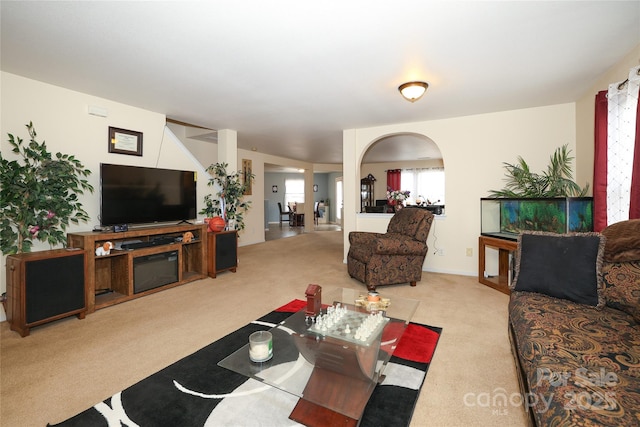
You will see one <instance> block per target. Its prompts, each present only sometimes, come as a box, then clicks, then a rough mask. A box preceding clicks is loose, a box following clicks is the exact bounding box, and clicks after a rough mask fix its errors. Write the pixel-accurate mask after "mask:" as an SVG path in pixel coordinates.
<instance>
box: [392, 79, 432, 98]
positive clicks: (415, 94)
mask: <svg viewBox="0 0 640 427" xmlns="http://www.w3.org/2000/svg"><path fill="white" fill-rule="evenodd" d="M428 87H429V83H426V82H407V83H403V84H401V85H400V86H399V87H398V90H399V91H400V94H401V95H402V96H403V97H404V99H406V100H407V101H409V102H416V101H417V100H418V99H420V98H422V95H424V93H425V92H426V91H427V88H428Z"/></svg>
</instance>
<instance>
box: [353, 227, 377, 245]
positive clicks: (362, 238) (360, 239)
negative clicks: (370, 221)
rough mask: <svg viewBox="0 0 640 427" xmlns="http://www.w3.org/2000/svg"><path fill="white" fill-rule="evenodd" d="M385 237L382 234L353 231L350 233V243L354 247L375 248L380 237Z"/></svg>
mask: <svg viewBox="0 0 640 427" xmlns="http://www.w3.org/2000/svg"><path fill="white" fill-rule="evenodd" d="M380 236H384V234H382V233H370V232H367V231H352V232H350V233H349V243H351V244H352V245H364V246H373V245H375V243H374V242H375V241H376V239H377V238H378V237H380Z"/></svg>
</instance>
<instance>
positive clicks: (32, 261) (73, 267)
mask: <svg viewBox="0 0 640 427" xmlns="http://www.w3.org/2000/svg"><path fill="white" fill-rule="evenodd" d="M85 257H86V253H85V252H84V251H81V250H76V251H68V250H65V249H56V250H51V251H42V252H31V253H22V254H15V255H9V256H7V306H6V307H7V321H9V323H10V325H11V329H12V330H14V331H17V332H19V333H20V335H22V336H26V335H29V329H30V328H31V327H32V326H36V325H40V324H42V323H45V322H49V321H53V320H56V319H60V318H62V317H65V316H69V315H72V314H75V315H77V316H78V317H79V318H81V319H82V318H84V316H85V314H86V304H85V261H86V258H85Z"/></svg>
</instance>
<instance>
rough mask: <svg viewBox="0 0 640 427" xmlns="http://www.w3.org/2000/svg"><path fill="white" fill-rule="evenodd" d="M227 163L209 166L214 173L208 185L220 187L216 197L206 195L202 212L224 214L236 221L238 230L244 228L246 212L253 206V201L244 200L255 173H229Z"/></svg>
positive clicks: (227, 218) (210, 171)
mask: <svg viewBox="0 0 640 427" xmlns="http://www.w3.org/2000/svg"><path fill="white" fill-rule="evenodd" d="M228 166H229V165H228V164H227V163H214V164H212V165H211V166H209V167H208V168H207V172H209V173H210V174H211V175H212V178H211V179H210V180H209V182H208V183H207V185H210V186H214V185H217V186H218V187H219V189H220V190H219V191H218V192H217V193H216V197H214V196H213V195H212V194H207V195H206V196H205V197H204V203H205V207H204V209H202V210H201V211H200V214H202V215H207V216H218V215H222V214H223V211H224V217H225V219H226V220H227V221H228V222H231V221H234V222H235V224H236V229H237V230H244V227H245V225H244V213H245V212H246V211H247V210H248V209H249V207H250V206H251V201H249V200H247V201H245V200H243V198H244V193H245V192H246V191H247V189H248V188H249V187H250V185H251V182H252V181H253V179H254V178H255V175H253V174H251V173H247V174H244V177H243V174H241V173H240V172H238V171H236V172H234V173H232V174H227V167H228Z"/></svg>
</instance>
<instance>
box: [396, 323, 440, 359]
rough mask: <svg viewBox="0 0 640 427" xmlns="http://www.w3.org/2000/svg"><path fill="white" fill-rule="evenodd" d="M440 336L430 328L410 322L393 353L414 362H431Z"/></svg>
mask: <svg viewBox="0 0 640 427" xmlns="http://www.w3.org/2000/svg"><path fill="white" fill-rule="evenodd" d="M439 336H440V334H438V333H437V332H434V331H432V330H431V329H429V328H425V327H424V326H420V325H416V324H414V323H410V324H409V325H408V326H407V329H406V330H405V331H404V334H402V338H400V342H399V343H398V348H396V350H395V351H394V352H393V355H394V356H398V357H401V358H403V359H407V360H412V361H414V362H421V363H430V362H431V357H433V352H434V350H435V349H436V344H438V337H439Z"/></svg>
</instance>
